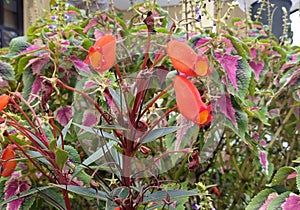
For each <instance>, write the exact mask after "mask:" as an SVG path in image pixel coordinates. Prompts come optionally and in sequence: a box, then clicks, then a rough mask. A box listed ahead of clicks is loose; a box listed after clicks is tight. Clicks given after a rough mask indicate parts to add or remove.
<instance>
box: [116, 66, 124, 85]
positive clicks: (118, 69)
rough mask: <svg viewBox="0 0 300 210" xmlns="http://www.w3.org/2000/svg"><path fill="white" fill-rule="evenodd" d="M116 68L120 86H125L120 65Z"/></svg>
mask: <svg viewBox="0 0 300 210" xmlns="http://www.w3.org/2000/svg"><path fill="white" fill-rule="evenodd" d="M115 68H116V73H117V75H118V77H119V80H120V84H123V79H122V75H121V71H120V68H119V65H118V64H115Z"/></svg>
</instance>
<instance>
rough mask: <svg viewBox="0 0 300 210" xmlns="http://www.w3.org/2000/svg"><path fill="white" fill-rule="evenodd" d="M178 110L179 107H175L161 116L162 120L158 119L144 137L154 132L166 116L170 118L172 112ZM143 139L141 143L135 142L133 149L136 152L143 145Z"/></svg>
mask: <svg viewBox="0 0 300 210" xmlns="http://www.w3.org/2000/svg"><path fill="white" fill-rule="evenodd" d="M176 109H177V105H175V106H173V107H172V108H170V109H168V110H167V111H166V112H165V113H164V114H163V115H162V116H160V118H158V119H157V120H156V121H155V122H154V123H153V124H152V125H151V127H150V129H149V130H148V131H147V132H146V133H145V134H144V137H145V136H147V135H148V134H149V132H150V131H152V130H153V128H154V127H155V126H156V125H157V124H158V123H159V122H160V121H161V120H162V119H163V118H164V117H166V116H168V114H170V113H171V112H173V111H175V110H176ZM143 139H144V138H141V141H139V142H135V144H134V146H133V148H134V150H137V149H138V147H139V146H140V144H142V143H143Z"/></svg>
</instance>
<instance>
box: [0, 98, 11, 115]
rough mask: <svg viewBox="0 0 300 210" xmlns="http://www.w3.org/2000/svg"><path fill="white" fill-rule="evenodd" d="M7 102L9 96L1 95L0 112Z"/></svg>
mask: <svg viewBox="0 0 300 210" xmlns="http://www.w3.org/2000/svg"><path fill="white" fill-rule="evenodd" d="M8 102H9V96H8V95H1V96H0V112H1V111H2V110H3V109H4V108H5V107H6V106H7V104H8Z"/></svg>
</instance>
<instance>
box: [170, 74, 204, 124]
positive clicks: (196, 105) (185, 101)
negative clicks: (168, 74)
mask: <svg viewBox="0 0 300 210" xmlns="http://www.w3.org/2000/svg"><path fill="white" fill-rule="evenodd" d="M173 84H174V90H175V94H176V103H177V106H178V110H179V112H180V113H181V114H182V115H183V116H184V117H185V118H187V119H188V120H191V121H195V119H197V117H198V115H199V110H200V108H201V106H204V103H203V102H202V100H201V97H200V93H199V91H198V89H197V88H196V87H195V86H194V84H193V83H191V82H190V81H189V80H188V79H187V78H185V77H184V76H180V75H179V76H176V77H175V79H174V82H173Z"/></svg>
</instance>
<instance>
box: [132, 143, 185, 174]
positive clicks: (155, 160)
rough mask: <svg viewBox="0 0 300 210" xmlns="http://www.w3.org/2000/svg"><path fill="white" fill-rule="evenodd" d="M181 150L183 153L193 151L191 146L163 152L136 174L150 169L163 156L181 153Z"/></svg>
mask: <svg viewBox="0 0 300 210" xmlns="http://www.w3.org/2000/svg"><path fill="white" fill-rule="evenodd" d="M179 152H182V153H190V152H191V149H190V148H185V149H182V150H174V151H167V152H165V153H163V154H161V155H160V156H158V157H157V158H155V159H154V161H153V162H151V163H150V164H149V165H148V166H147V167H146V168H145V169H144V170H142V171H139V172H137V173H136V174H134V175H137V174H139V173H142V172H144V171H147V170H148V169H150V168H151V167H152V166H153V165H154V164H156V162H157V161H159V160H160V159H161V158H163V157H165V156H167V155H169V154H173V153H179Z"/></svg>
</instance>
